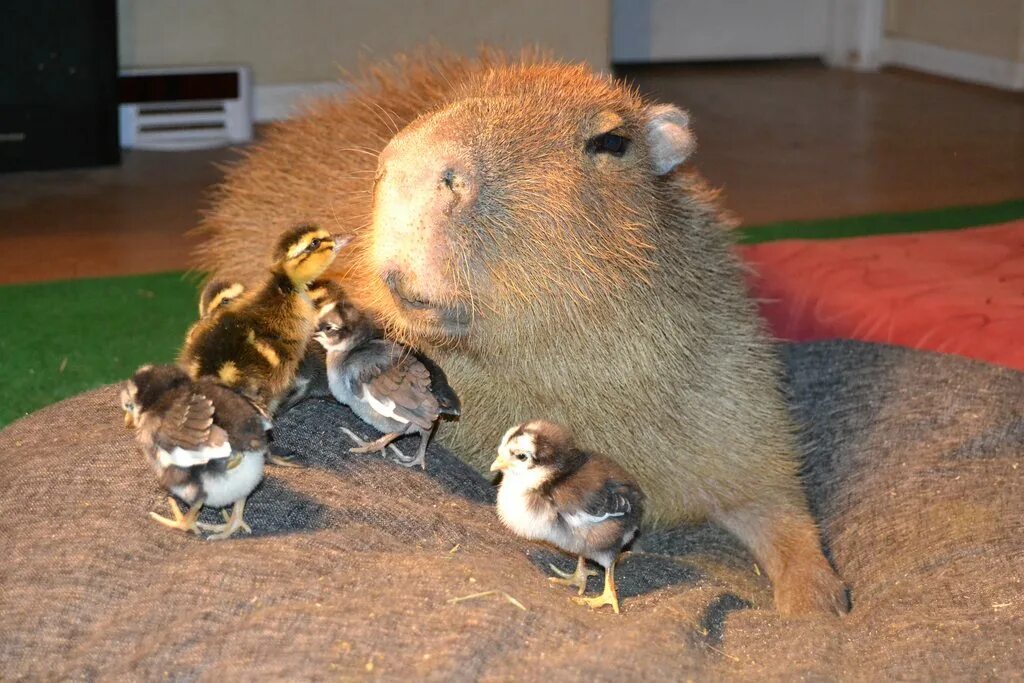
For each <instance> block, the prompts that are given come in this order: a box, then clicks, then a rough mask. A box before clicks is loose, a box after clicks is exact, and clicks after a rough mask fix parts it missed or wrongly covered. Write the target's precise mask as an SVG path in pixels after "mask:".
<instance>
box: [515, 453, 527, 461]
mask: <svg viewBox="0 0 1024 683" xmlns="http://www.w3.org/2000/svg"><path fill="white" fill-rule="evenodd" d="M529 459H530V456H528V455H527V454H526V453H516V460H518V461H519V462H526V461H527V460H529Z"/></svg>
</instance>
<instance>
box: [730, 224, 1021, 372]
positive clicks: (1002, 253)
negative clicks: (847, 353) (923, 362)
mask: <svg viewBox="0 0 1024 683" xmlns="http://www.w3.org/2000/svg"><path fill="white" fill-rule="evenodd" d="M738 249H739V251H740V254H741V255H742V257H743V258H744V259H745V260H746V261H747V263H749V264H750V265H751V266H752V267H753V268H754V269H755V271H756V274H755V275H753V276H752V277H751V287H752V290H753V292H754V295H755V296H756V297H757V298H759V299H762V300H763V301H762V303H761V312H762V314H763V315H764V316H765V317H766V318H767V320H768V322H769V324H770V326H771V328H772V330H773V332H774V333H775V334H776V335H777V336H779V337H780V338H783V339H790V340H795V341H806V340H813V339H830V338H836V337H842V338H849V339H860V340H865V341H876V342H888V343H891V344H899V345H902V346H909V347H912V348H917V349H930V350H932V351H941V352H946V353H956V354H960V355H963V356H968V357H971V358H978V359H981V360H987V361H990V362H993V363H999V364H1002V365H1007V366H1010V367H1014V368H1018V369H1021V370H1024V220H1017V221H1011V222H1009V223H1002V224H999V225H992V226H986V227H980V228H971V229H966V230H951V231H944V232H922V233H914V234H902V235H885V236H881V237H856V238H849V239H835V240H785V241H779V242H767V243H763V244H754V245H749V246H742V247H738Z"/></svg>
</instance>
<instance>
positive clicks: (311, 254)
mask: <svg viewBox="0 0 1024 683" xmlns="http://www.w3.org/2000/svg"><path fill="white" fill-rule="evenodd" d="M347 242H348V238H340V237H335V236H332V235H331V234H330V233H328V232H327V231H326V230H324V229H322V228H318V227H315V226H309V225H304V226H300V227H298V228H294V229H292V230H289V231H288V232H286V233H285V234H284V235H282V237H281V239H280V240H279V241H278V244H277V247H276V248H275V250H274V264H273V266H272V267H271V269H270V275H269V277H268V278H267V281H266V282H265V283H264V284H263V285H262V286H260V287H257V288H254V289H251V290H246V291H245V292H243V293H242V294H241V295H240V296H238V298H236V299H234V300H232V301H230V302H228V303H226V304H224V306H223V307H222V310H220V312H219V313H218V314H217V315H206V316H205V317H204V318H202V319H200V320H199V322H197V323H196V324H195V325H194V326H193V329H192V330H191V331H190V332H189V335H188V337H187V339H186V342H185V345H184V347H183V348H182V350H181V354H180V356H179V362H180V364H181V365H182V366H183V367H185V368H187V369H188V373H189V376H191V377H192V379H198V378H200V377H204V376H213V377H216V378H217V379H219V380H220V382H222V383H223V384H225V385H226V386H229V387H231V388H233V389H237V390H238V391H240V392H242V393H243V394H244V395H246V396H248V397H249V398H251V399H252V400H253V401H255V402H256V403H257V404H258V405H260V406H261V407H263V408H264V409H265V411H266V412H267V413H268V414H271V415H272V414H273V413H274V412H275V410H276V408H277V405H278V403H279V402H280V401H281V399H282V398H283V397H284V395H285V394H286V392H287V391H288V390H289V389H290V388H291V386H292V382H293V381H294V379H295V375H296V372H297V370H298V367H299V362H300V361H301V360H302V357H303V354H304V352H305V350H306V345H307V344H308V343H309V339H310V335H311V334H312V333H313V328H314V325H315V322H316V310H315V309H314V308H313V304H312V302H311V301H310V299H309V296H308V295H307V293H306V286H307V284H308V283H309V282H311V281H312V280H314V279H316V278H317V277H319V276H320V274H321V273H323V272H324V270H326V269H327V267H328V266H330V265H331V263H332V262H333V261H334V258H335V256H336V255H337V253H338V251H339V250H340V249H341V247H342V246H344V245H345V244H346V243H347Z"/></svg>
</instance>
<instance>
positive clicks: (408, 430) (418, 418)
mask: <svg viewBox="0 0 1024 683" xmlns="http://www.w3.org/2000/svg"><path fill="white" fill-rule="evenodd" d="M314 339H316V340H317V341H318V342H319V343H320V344H321V345H323V347H324V349H326V351H327V379H328V384H329V386H330V388H331V393H332V394H333V395H334V397H335V398H336V399H337V400H338V401H339V402H340V403H342V404H344V405H346V406H348V407H349V408H351V409H352V412H354V413H355V414H356V416H357V417H359V419H361V420H362V421H363V422H365V423H367V424H368V425H370V426H371V427H373V428H374V429H376V430H377V431H379V432H382V433H383V434H384V436H382V437H380V438H379V439H377V440H376V441H374V442H373V443H370V444H367V445H366V446H361V447H358V448H353V449H351V450H352V452H353V453H370V452H374V451H382V450H384V449H385V448H387V446H388V444H390V443H391V442H392V441H394V440H395V439H397V438H398V437H400V436H404V435H406V434H412V433H417V432H418V433H419V435H420V444H419V448H418V449H417V451H416V455H415V456H414V457H413V458H411V459H407V460H400V461H399V462H400V463H401V464H402V465H405V466H406V467H413V466H415V465H419V466H420V467H422V468H424V469H426V467H427V461H426V452H427V444H428V443H429V441H430V436H431V435H432V434H433V431H434V427H435V426H436V424H437V421H438V419H439V418H440V417H442V416H445V417H449V418H455V417H458V416H459V413H460V411H461V404H460V402H459V397H458V396H457V395H456V393H455V391H454V390H453V389H452V388H451V386H450V385H449V384H448V378H447V377H446V376H445V374H444V372H443V371H442V370H441V368H439V367H437V365H436V364H435V363H434V362H433V361H431V360H430V359H429V358H427V357H426V356H424V355H422V354H418V353H416V352H414V351H413V350H412V349H409V348H407V347H405V346H402V345H401V344H399V343H397V342H394V341H391V340H388V339H383V338H381V337H380V335H379V334H378V331H377V329H376V327H375V326H374V324H373V322H372V321H371V320H370V318H369V317H367V316H366V315H365V314H364V313H363V312H362V311H360V310H359V309H357V308H356V307H355V306H353V305H352V304H351V303H350V302H349V301H348V300H346V299H345V298H344V296H343V295H339V296H337V297H336V298H335V300H334V301H332V302H331V303H328V304H327V305H325V306H324V307H323V308H322V309H321V310H320V320H319V325H318V327H317V332H316V334H315V335H314Z"/></svg>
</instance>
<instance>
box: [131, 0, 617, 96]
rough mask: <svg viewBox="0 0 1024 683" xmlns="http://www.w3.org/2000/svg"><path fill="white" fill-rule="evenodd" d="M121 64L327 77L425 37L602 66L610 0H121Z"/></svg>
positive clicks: (262, 79) (281, 80) (292, 78)
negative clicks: (232, 66) (240, 67)
mask: <svg viewBox="0 0 1024 683" xmlns="http://www.w3.org/2000/svg"><path fill="white" fill-rule="evenodd" d="M118 11H119V14H120V17H119V22H118V23H119V30H120V37H119V47H120V60H121V65H122V66H123V67H124V66H172V65H173V66H177V65H190V64H210V63H243V64H249V65H250V66H252V69H253V75H254V79H255V82H256V84H257V85H258V86H259V85H268V84H269V85H274V84H294V83H313V82H322V81H332V80H335V79H336V78H337V76H338V66H342V67H346V68H354V67H355V66H357V65H358V59H359V55H360V54H369V55H371V56H379V57H387V56H390V55H392V54H393V53H395V52H400V51H404V50H409V49H410V48H412V47H415V46H416V45H418V44H421V43H423V42H426V41H428V40H430V39H432V38H433V39H436V40H437V41H439V42H441V43H442V44H444V45H446V46H449V47H451V48H454V49H456V50H459V51H462V52H473V51H475V48H476V46H477V45H478V44H479V43H480V42H488V43H491V44H494V45H497V46H500V47H505V48H518V47H520V46H522V45H524V44H533V43H538V44H540V45H541V46H543V47H547V48H552V49H553V50H554V51H555V52H556V54H557V55H558V56H559V57H562V58H565V59H568V60H574V61H586V62H589V63H590V64H592V65H593V66H595V67H597V68H599V69H607V68H608V65H609V54H610V47H609V46H610V8H609V5H608V0H508V1H506V2H500V1H493V2H490V1H488V2H479V1H476V0H289V1H287V2H286V1H283V0H118Z"/></svg>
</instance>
